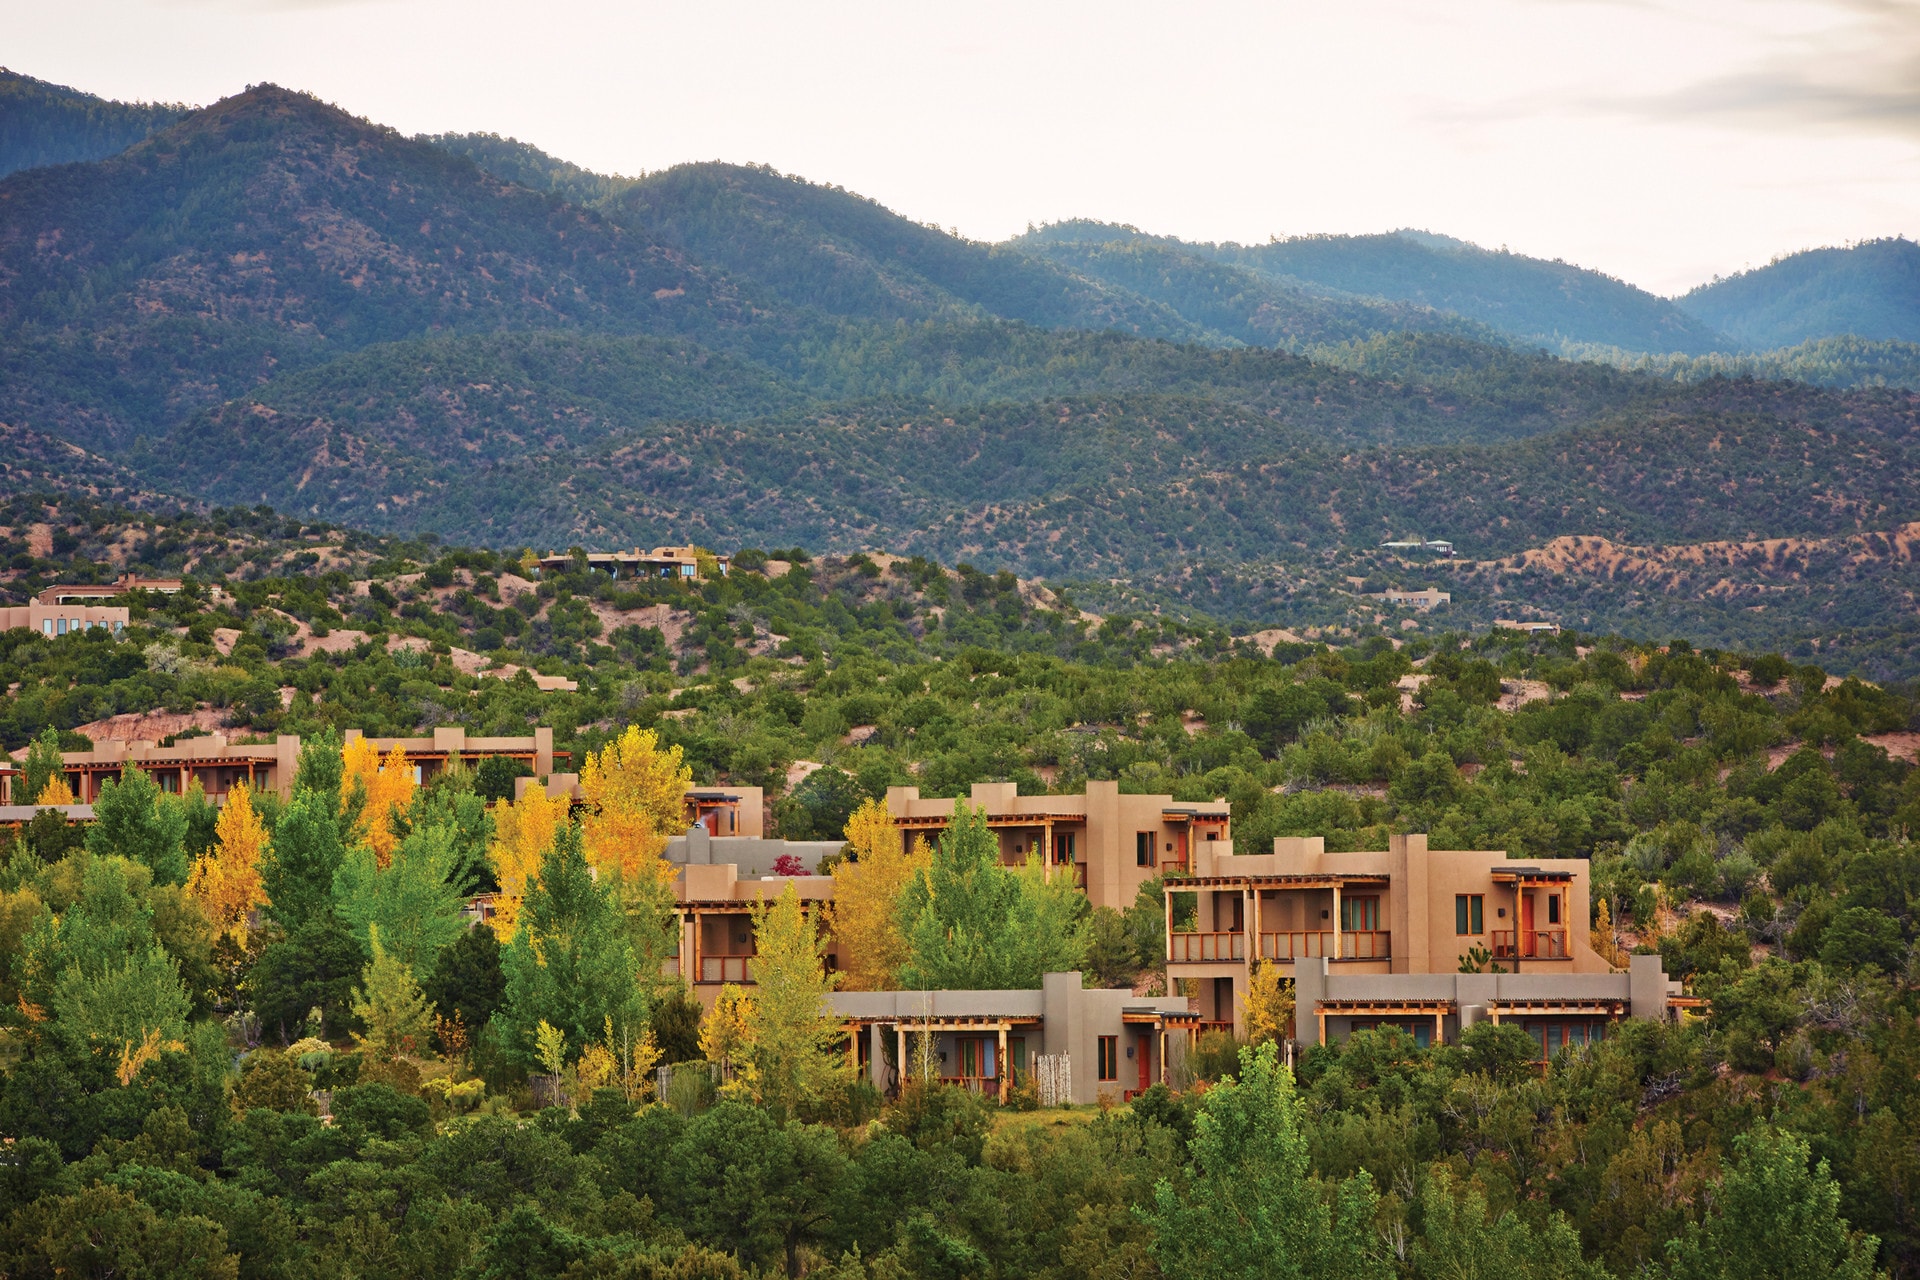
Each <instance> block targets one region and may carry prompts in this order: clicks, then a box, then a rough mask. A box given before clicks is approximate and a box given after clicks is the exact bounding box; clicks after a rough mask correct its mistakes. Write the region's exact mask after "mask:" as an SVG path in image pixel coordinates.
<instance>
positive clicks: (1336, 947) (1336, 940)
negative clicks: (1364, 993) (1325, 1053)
mask: <svg viewBox="0 0 1920 1280" xmlns="http://www.w3.org/2000/svg"><path fill="white" fill-rule="evenodd" d="M1342 954H1343V953H1342V952H1341V950H1340V882H1339V881H1338V880H1336V881H1334V882H1333V954H1332V955H1331V956H1329V957H1328V958H1329V959H1331V960H1338V959H1340V958H1341V956H1342ZM1321 1039H1322V1042H1324V1041H1325V1037H1324V1036H1323V1037H1321Z"/></svg>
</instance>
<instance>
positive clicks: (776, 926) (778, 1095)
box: [746, 882, 852, 1119]
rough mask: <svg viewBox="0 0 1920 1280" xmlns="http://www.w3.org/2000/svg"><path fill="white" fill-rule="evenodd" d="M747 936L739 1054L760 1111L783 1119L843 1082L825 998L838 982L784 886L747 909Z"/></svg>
mask: <svg viewBox="0 0 1920 1280" xmlns="http://www.w3.org/2000/svg"><path fill="white" fill-rule="evenodd" d="M753 934H754V951H755V956H754V961H753V980H754V993H753V1002H752V1004H751V1005H749V1006H748V1009H747V1017H746V1023H747V1027H746V1031H747V1052H748V1055H749V1056H750V1058H751V1059H752V1062H753V1069H754V1084H755V1087H756V1090H757V1092H758V1095H759V1098H760V1101H761V1103H762V1104H763V1105H765V1106H766V1107H767V1108H768V1109H769V1110H771V1111H772V1112H773V1113H774V1115H775V1116H777V1117H780V1118H782V1119H785V1118H788V1117H791V1116H793V1115H795V1114H796V1113H797V1112H799V1110H800V1109H801V1108H802V1107H804V1106H805V1105H806V1104H808V1103H810V1102H815V1101H818V1100H819V1099H820V1098H822V1097H823V1096H825V1095H826V1094H827V1092H828V1091H829V1090H831V1089H833V1088H835V1087H836V1086H838V1085H842V1084H845V1083H846V1082H847V1080H848V1079H849V1078H850V1077H851V1073H852V1068H851V1066H850V1065H849V1063H848V1061H847V1053H846V1049H845V1047H844V1043H845V1038H846V1030H845V1028H844V1027H843V1026H842V1025H841V1023H840V1020H839V1019H838V1018H836V1017H835V1016H834V1014H833V1002H832V1000H831V998H830V997H831V996H832V994H833V989H834V986H835V985H836V984H837V982H838V979H839V975H838V974H834V973H829V972H827V964H826V940H825V938H824V937H823V936H822V934H821V932H820V929H819V927H818V925H817V924H816V923H815V922H814V921H813V920H812V919H810V918H809V917H808V916H807V914H806V913H805V912H804V911H802V910H801V908H800V895H799V893H798V892H797V891H796V890H795V889H794V886H793V884H792V883H791V882H789V883H788V885H787V887H786V888H785V889H783V890H782V891H781V893H780V896H779V897H778V898H776V899H775V900H774V901H773V903H772V904H771V905H768V904H764V903H763V904H760V905H758V906H756V907H755V908H754V912H753Z"/></svg>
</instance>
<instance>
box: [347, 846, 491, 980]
mask: <svg viewBox="0 0 1920 1280" xmlns="http://www.w3.org/2000/svg"><path fill="white" fill-rule="evenodd" d="M459 859H460V854H459V851H458V849H457V848H456V846H455V841H454V833H453V832H452V831H451V830H450V829H449V828H447V827H415V828H414V829H413V830H412V831H411V832H409V833H408V834H407V836H406V837H405V838H404V839H402V840H401V841H400V843H399V844H397V845H396V846H394V850H393V860H392V861H391V862H390V863H389V864H388V865H387V866H386V867H384V868H382V867H381V866H380V865H379V862H378V860H377V859H376V857H375V855H374V852H373V850H372V849H371V848H369V847H368V846H366V845H364V844H361V845H355V846H354V847H353V848H351V849H349V850H347V852H346V855H345V857H344V858H343V859H342V860H341V863H340V869H339V870H338V871H336V872H335V873H334V877H333V899H334V905H335V909H336V910H337V911H338V912H339V913H340V918H341V919H342V920H345V921H346V922H347V923H348V924H349V925H350V926H352V928H353V930H354V933H355V934H356V936H358V938H359V939H360V941H361V943H362V945H364V946H365V947H366V948H367V950H368V952H369V954H371V952H372V950H373V940H372V932H371V931H372V930H373V929H374V928H376V927H377V928H378V929H379V930H380V936H381V939H382V945H383V947H384V949H385V950H386V951H387V953H388V954H390V955H392V956H393V957H395V958H396V959H398V960H399V961H400V962H401V963H402V964H405V965H406V966H407V967H408V969H410V970H411V971H412V972H413V974H414V976H415V978H416V979H424V978H425V977H426V976H427V975H428V974H430V973H431V972H432V971H433V965H434V960H435V958H436V957H437V956H438V955H439V954H440V951H441V949H442V948H443V947H446V946H447V945H449V944H450V943H452V942H453V940H454V939H455V938H457V937H459V936H460V934H461V932H462V930H464V929H465V928H466V924H465V922H464V920H463V919H462V918H461V910H462V908H463V907H464V906H465V905H466V900H465V896H464V895H463V894H462V893H461V892H460V889H459V887H458V886H457V885H455V884H454V883H453V882H452V881H451V879H450V877H452V876H454V875H456V874H458V870H459Z"/></svg>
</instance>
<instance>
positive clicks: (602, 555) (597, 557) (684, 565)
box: [540, 546, 732, 579]
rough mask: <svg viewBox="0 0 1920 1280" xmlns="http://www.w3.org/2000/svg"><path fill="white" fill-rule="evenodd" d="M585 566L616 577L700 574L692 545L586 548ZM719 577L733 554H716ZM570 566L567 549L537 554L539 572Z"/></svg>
mask: <svg viewBox="0 0 1920 1280" xmlns="http://www.w3.org/2000/svg"><path fill="white" fill-rule="evenodd" d="M586 556H587V568H588V570H589V571H592V572H598V573H604V574H609V575H611V576H612V577H615V578H685V579H693V578H698V577H699V576H700V553H699V552H698V551H697V550H695V549H694V548H693V547H690V546H689V547H655V548H654V549H653V550H651V551H642V550H640V548H638V547H635V548H634V549H633V550H631V551H589V552H587V553H586ZM713 558H714V560H716V561H718V562H719V567H720V576H721V577H723V578H724V577H726V576H727V571H728V569H729V568H731V567H732V557H731V556H722V555H716V556H714V557H713ZM571 568H573V557H572V556H571V555H569V554H567V553H566V552H558V553H556V552H552V551H549V552H547V554H545V555H544V556H541V557H540V571H541V572H542V573H565V572H567V571H568V570H569V569H571Z"/></svg>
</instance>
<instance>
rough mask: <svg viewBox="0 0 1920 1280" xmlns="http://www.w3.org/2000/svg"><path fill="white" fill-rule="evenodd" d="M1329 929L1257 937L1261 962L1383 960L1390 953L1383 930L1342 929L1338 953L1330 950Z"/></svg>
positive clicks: (1389, 941)
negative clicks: (1324, 959)
mask: <svg viewBox="0 0 1920 1280" xmlns="http://www.w3.org/2000/svg"><path fill="white" fill-rule="evenodd" d="M1333 938H1334V934H1333V931H1332V930H1331V929H1307V930H1304V931H1294V932H1289V933H1263V934H1261V935H1260V958H1261V959H1263V960H1314V959H1318V958H1320V957H1321V956H1325V957H1327V958H1328V959H1330V960H1385V959H1387V958H1388V957H1389V956H1391V955H1392V954H1393V935H1392V934H1391V933H1389V932H1388V931H1387V930H1385V929H1352V930H1343V931H1342V932H1341V934H1340V945H1339V951H1338V953H1337V954H1336V952H1335V950H1334V941H1333Z"/></svg>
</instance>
